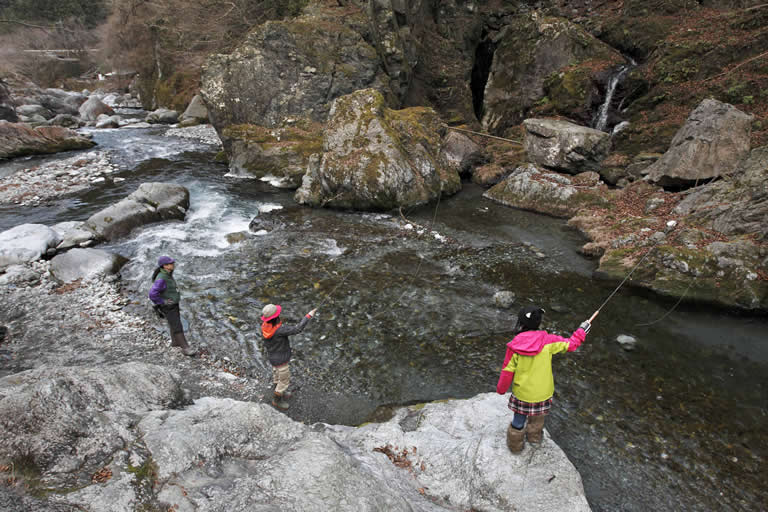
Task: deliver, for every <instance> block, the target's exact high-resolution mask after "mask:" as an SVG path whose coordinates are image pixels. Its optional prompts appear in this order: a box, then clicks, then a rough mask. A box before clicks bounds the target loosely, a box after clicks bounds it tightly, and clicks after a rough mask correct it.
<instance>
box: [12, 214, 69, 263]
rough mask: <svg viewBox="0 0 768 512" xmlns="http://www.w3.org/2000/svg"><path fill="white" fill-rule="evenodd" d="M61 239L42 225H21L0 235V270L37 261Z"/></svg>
mask: <svg viewBox="0 0 768 512" xmlns="http://www.w3.org/2000/svg"><path fill="white" fill-rule="evenodd" d="M59 242H61V237H60V236H59V234H58V233H56V231H54V230H52V229H51V228H49V227H48V226H44V225H43V224H21V225H19V226H16V227H13V228H11V229H8V230H6V231H3V232H2V233H0V270H1V269H3V268H5V267H8V266H10V265H15V264H19V263H27V262H30V261H35V260H37V259H39V258H40V257H41V256H42V255H43V254H45V253H46V252H47V251H48V249H51V248H55V247H56V246H57V245H58V244H59Z"/></svg>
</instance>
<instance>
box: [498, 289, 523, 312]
mask: <svg viewBox="0 0 768 512" xmlns="http://www.w3.org/2000/svg"><path fill="white" fill-rule="evenodd" d="M515 299H517V296H516V295H515V292H510V291H506V290H504V291H500V292H496V293H494V294H493V303H494V304H496V307H499V308H502V309H509V308H511V307H512V306H513V305H514V304H515Z"/></svg>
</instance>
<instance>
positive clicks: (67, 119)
mask: <svg viewBox="0 0 768 512" xmlns="http://www.w3.org/2000/svg"><path fill="white" fill-rule="evenodd" d="M48 124H49V125H50V126H63V127H65V128H80V126H82V125H83V124H84V123H83V122H82V121H81V120H80V118H78V117H75V116H73V115H71V114H56V116H54V117H53V118H52V119H49V120H48Z"/></svg>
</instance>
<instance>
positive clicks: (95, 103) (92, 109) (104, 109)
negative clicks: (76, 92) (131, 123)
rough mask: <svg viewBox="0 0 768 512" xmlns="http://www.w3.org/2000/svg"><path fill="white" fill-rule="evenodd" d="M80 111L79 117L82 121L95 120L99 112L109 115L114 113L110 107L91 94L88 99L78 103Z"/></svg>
mask: <svg viewBox="0 0 768 512" xmlns="http://www.w3.org/2000/svg"><path fill="white" fill-rule="evenodd" d="M78 111H79V112H80V118H81V119H83V120H84V121H96V120H97V119H98V118H99V116H100V115H101V114H107V115H109V116H111V115H113V114H114V113H115V111H114V110H112V107H110V106H108V105H106V104H104V103H103V102H102V101H101V100H100V99H99V98H97V97H96V96H91V97H90V98H88V100H87V101H86V102H85V103H83V104H82V105H80V108H79V109H78Z"/></svg>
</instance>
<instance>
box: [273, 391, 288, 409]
mask: <svg viewBox="0 0 768 512" xmlns="http://www.w3.org/2000/svg"><path fill="white" fill-rule="evenodd" d="M272 405H273V406H275V407H277V408H278V409H281V410H283V411H284V410H286V409H288V407H290V405H288V402H286V401H285V399H284V394H283V393H278V392H275V394H274V396H273V397H272Z"/></svg>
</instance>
